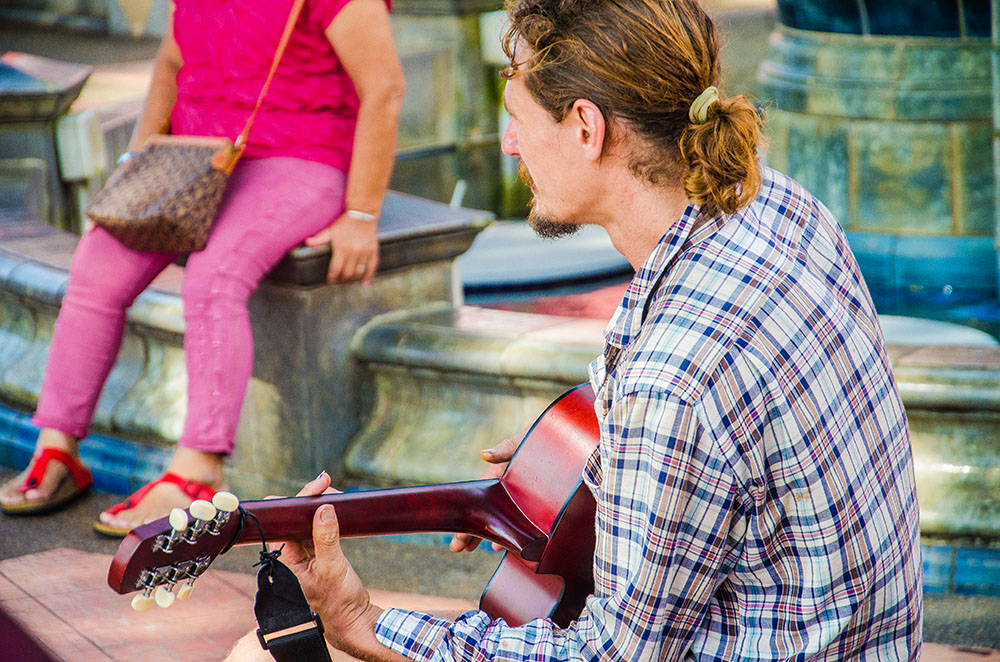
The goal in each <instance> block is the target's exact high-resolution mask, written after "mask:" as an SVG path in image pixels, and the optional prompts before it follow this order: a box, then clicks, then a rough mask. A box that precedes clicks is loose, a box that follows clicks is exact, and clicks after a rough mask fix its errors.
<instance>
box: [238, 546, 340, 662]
mask: <svg viewBox="0 0 1000 662" xmlns="http://www.w3.org/2000/svg"><path fill="white" fill-rule="evenodd" d="M280 553H281V551H280V550H279V551H277V552H262V553H261V555H260V557H261V560H260V570H258V571H257V597H256V598H255V599H254V604H253V612H254V615H255V616H256V617H257V625H258V629H257V639H258V640H260V645H261V647H262V648H263V649H264V650H266V651H268V652H269V653H270V654H271V656H272V657H273V658H274V659H275V660H276V662H330V651H329V650H328V649H327V647H326V639H325V638H324V637H323V621H321V620H320V618H319V615H318V614H316V612H314V611H313V610H312V608H310V606H309V602H308V601H307V600H306V596H305V595H304V594H303V593H302V587H301V586H300V585H299V580H298V579H296V577H295V574H294V573H293V572H292V571H291V570H289V569H288V567H287V566H286V565H285V564H284V563H282V562H281V561H279V560H278V555H279V554H280Z"/></svg>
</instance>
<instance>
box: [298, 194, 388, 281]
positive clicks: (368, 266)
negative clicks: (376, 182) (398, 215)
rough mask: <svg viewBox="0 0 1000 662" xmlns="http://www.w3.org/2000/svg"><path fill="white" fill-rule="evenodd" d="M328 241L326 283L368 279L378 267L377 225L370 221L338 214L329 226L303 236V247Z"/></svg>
mask: <svg viewBox="0 0 1000 662" xmlns="http://www.w3.org/2000/svg"><path fill="white" fill-rule="evenodd" d="M325 243H329V244H330V248H331V250H332V251H333V255H332V257H331V258H330V268H329V270H328V271H327V274H326V280H327V282H328V283H356V282H358V281H361V282H362V283H364V284H366V285H367V284H368V283H370V282H372V278H374V277H375V270H376V268H377V267H378V228H377V227H376V224H375V223H374V222H373V221H367V220H363V219H359V218H354V217H353V216H350V215H348V214H347V212H344V213H342V214H341V215H340V216H339V217H338V218H337V220H336V221H334V223H333V225H331V226H330V227H328V228H327V229H326V230H323V231H322V232H320V233H319V234H316V235H313V236H312V237H309V238H308V239H306V246H322V245H323V244H325Z"/></svg>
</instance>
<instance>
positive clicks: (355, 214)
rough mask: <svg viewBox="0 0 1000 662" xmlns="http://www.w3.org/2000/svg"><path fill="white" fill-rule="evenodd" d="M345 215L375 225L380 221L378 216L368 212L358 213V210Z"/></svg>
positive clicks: (350, 210) (347, 212)
mask: <svg viewBox="0 0 1000 662" xmlns="http://www.w3.org/2000/svg"><path fill="white" fill-rule="evenodd" d="M344 213H345V214H347V215H348V216H350V217H351V218H356V219H358V220H359V221H368V222H369V223H374V222H375V221H377V220H378V216H376V215H375V214H369V213H368V212H366V211H358V210H357V209H348V210H347V211H346V212H344Z"/></svg>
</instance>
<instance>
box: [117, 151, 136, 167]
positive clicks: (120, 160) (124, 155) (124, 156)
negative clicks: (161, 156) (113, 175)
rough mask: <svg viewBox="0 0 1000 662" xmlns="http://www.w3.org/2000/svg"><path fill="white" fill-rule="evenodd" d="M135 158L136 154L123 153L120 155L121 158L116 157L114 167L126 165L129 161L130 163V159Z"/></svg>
mask: <svg viewBox="0 0 1000 662" xmlns="http://www.w3.org/2000/svg"><path fill="white" fill-rule="evenodd" d="M135 156H136V152H124V153H122V155H121V156H119V157H118V160H117V161H115V165H122V164H125V163H128V162H129V161H131V160H132V159H134V158H135Z"/></svg>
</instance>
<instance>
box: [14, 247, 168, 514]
mask: <svg viewBox="0 0 1000 662" xmlns="http://www.w3.org/2000/svg"><path fill="white" fill-rule="evenodd" d="M174 257H175V255H174V254H167V253H146V252H139V251H134V250H132V249H130V248H127V247H126V246H124V245H122V244H121V243H120V242H119V241H118V240H117V239H115V238H114V237H112V236H111V235H110V234H108V233H107V232H106V231H104V230H102V229H100V228H97V229H95V230H93V231H91V232H87V233H86V234H84V236H83V237H82V238H81V239H80V243H79V245H78V246H77V248H76V251H75V253H74V254H73V262H72V264H71V266H70V276H69V284H68V285H67V287H66V294H65V295H64V296H63V300H62V306H61V308H60V310H59V316H58V318H57V319H56V324H55V331H54V333H53V336H52V342H51V344H50V347H49V357H48V362H47V364H46V368H45V375H44V377H43V380H42V390H41V393H40V394H39V397H38V408H37V409H36V411H35V416H34V418H33V419H32V422H33V423H34V424H35V425H37V426H38V427H40V428H42V431H41V433H40V434H39V437H38V441H37V442H36V452H37V451H38V450H40V449H42V448H46V447H52V448H57V449H59V450H62V451H65V452H67V453H69V454H70V455H71V456H73V457H74V458H76V459H78V458H79V453H78V440H79V439H81V438H83V437H85V436H86V434H87V430H88V428H89V427H90V422H91V419H92V417H93V415H94V408H95V407H96V405H97V400H98V397H99V396H100V393H101V389H102V388H103V387H104V382H105V380H106V379H107V376H108V373H109V372H110V371H111V368H112V366H114V362H115V359H116V358H117V356H118V350H119V349H120V347H121V341H122V336H123V333H124V329H125V310H126V309H127V308H128V307H129V306H131V305H132V302H133V301H135V298H136V297H137V296H138V295H139V293H140V292H142V291H143V290H144V289H145V288H146V287H147V286H148V285H149V283H150V282H151V281H152V280H153V278H155V277H156V275H157V274H159V273H160V272H161V271H163V269H164V268H165V267H166V266H167V265H168V264H170V262H171V260H172V259H173V258H174ZM67 473H68V472H67V469H66V467H65V466H64V465H62V464H61V463H58V462H50V463H49V465H48V468H47V470H46V472H45V476H44V478H43V480H42V481H41V483H40V484H39V485H38V487H37V488H35V489H32V490H28V491H27V492H26V493H25V494H23V495H22V494H20V493H19V492H18V491H17V489H16V488H17V486H19V485H21V484H22V482H23V480H24V476H25V475H26V474H23V475H22V476H18V477H17V478H15V479H14V480H12V481H9V482H8V483H7V484H5V485H4V486H3V487H2V488H0V500H2V501H3V503H5V504H9V503H14V502H17V501H32V500H37V499H41V498H45V497H48V496H49V495H50V494H51V493H52V492H53V490H55V488H56V487H57V486H58V484H59V483H60V482H61V481H62V479H63V478H64V477H65V476H66V475H67Z"/></svg>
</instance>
